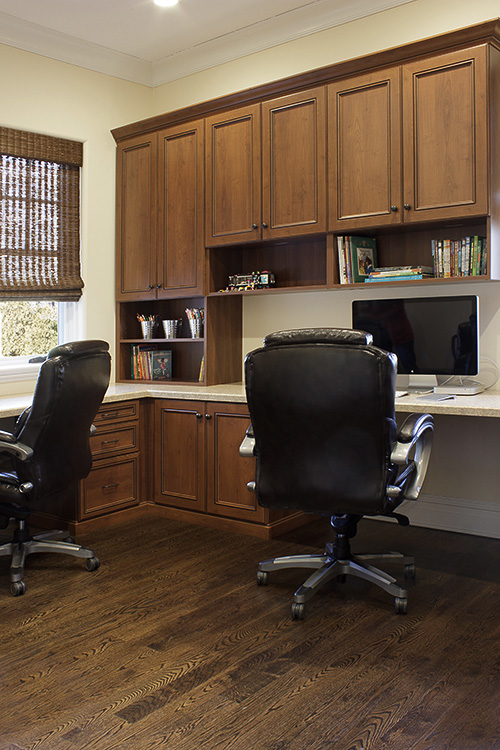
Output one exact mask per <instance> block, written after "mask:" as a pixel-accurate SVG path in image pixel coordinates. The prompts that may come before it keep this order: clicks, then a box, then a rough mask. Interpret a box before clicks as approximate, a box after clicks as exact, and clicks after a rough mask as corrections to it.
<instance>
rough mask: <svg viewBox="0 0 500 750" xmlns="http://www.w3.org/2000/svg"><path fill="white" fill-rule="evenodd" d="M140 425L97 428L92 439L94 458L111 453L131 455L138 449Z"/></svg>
mask: <svg viewBox="0 0 500 750" xmlns="http://www.w3.org/2000/svg"><path fill="white" fill-rule="evenodd" d="M137 431H138V424H137V423H133V424H124V425H120V426H118V427H115V426H109V427H107V426H106V425H105V424H104V425H102V426H98V427H97V432H96V433H95V435H92V436H91V438H90V449H91V451H92V455H93V456H94V457H98V456H106V455H108V454H110V453H130V452H131V451H135V450H137V449H138V439H137Z"/></svg>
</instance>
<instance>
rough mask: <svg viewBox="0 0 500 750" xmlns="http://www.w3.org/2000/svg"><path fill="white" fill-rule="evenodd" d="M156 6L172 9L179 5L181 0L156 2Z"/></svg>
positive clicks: (158, 0)
mask: <svg viewBox="0 0 500 750" xmlns="http://www.w3.org/2000/svg"><path fill="white" fill-rule="evenodd" d="M154 1H155V5H159V6H160V7H161V8H171V7H172V6H174V5H177V3H178V2H179V0H154Z"/></svg>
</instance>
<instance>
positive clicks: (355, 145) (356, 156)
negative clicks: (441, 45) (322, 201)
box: [328, 68, 402, 231]
mask: <svg viewBox="0 0 500 750" xmlns="http://www.w3.org/2000/svg"><path fill="white" fill-rule="evenodd" d="M328 97H329V99H328V101H329V105H328V106H329V179H330V184H329V194H330V229H333V230H339V229H341V230H342V231H343V230H344V229H345V230H347V229H349V228H358V227H364V226H381V225H387V224H397V223H399V222H400V221H401V220H402V200H401V157H400V138H401V116H400V83H399V69H397V68H396V69H392V70H387V71H377V73H369V74H367V75H363V76H357V77H356V78H354V79H351V80H348V81H340V82H338V83H335V84H331V85H330V86H329V87H328Z"/></svg>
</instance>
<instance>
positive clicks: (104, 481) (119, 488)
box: [82, 456, 138, 518]
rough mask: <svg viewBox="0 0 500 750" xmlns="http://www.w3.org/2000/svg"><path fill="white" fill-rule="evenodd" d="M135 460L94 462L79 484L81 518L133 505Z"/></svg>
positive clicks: (132, 458) (135, 489) (135, 488)
mask: <svg viewBox="0 0 500 750" xmlns="http://www.w3.org/2000/svg"><path fill="white" fill-rule="evenodd" d="M137 486H138V456H127V457H124V458H121V459H105V460H101V461H96V462H95V463H94V467H93V469H92V471H91V472H90V474H89V475H88V477H87V478H86V479H84V480H83V482H82V517H83V518H85V517H88V516H91V515H99V514H101V513H103V512H105V511H111V510H115V509H117V508H118V507H123V506H127V505H133V504H134V503H136V502H137Z"/></svg>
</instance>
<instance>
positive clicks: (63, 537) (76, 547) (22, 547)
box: [0, 530, 100, 596]
mask: <svg viewBox="0 0 500 750" xmlns="http://www.w3.org/2000/svg"><path fill="white" fill-rule="evenodd" d="M69 539H70V537H69V535H68V532H67V531H59V530H53V531H45V532H42V533H40V534H34V535H33V536H31V537H30V538H29V539H27V540H26V541H22V542H17V541H10V542H5V543H4V544H0V557H6V556H9V557H11V558H12V559H11V564H10V593H11V594H12V596H21V595H22V594H24V592H25V591H26V584H25V583H24V581H23V580H22V578H23V574H24V566H25V563H26V558H27V556H28V555H31V554H33V553H35V552H57V553H59V554H64V555H72V556H73V557H82V558H84V559H86V561H87V562H86V568H87V570H90V571H92V570H97V568H98V567H99V565H100V561H99V558H98V557H96V555H95V552H94V551H93V550H91V549H89V548H87V547H82V546H81V545H80V544H74V543H73V542H72V541H68V540H69Z"/></svg>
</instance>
